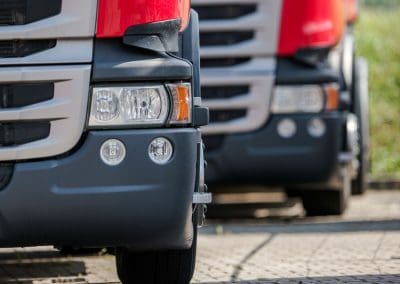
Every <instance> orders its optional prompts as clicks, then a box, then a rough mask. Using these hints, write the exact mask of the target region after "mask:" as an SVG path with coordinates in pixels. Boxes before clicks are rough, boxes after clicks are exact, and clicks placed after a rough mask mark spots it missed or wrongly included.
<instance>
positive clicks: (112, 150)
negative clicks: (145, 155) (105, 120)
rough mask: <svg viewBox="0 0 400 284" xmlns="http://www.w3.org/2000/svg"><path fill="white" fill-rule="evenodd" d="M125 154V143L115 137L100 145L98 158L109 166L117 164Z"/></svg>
mask: <svg viewBox="0 0 400 284" xmlns="http://www.w3.org/2000/svg"><path fill="white" fill-rule="evenodd" d="M125 156H126V149H125V145H124V143H122V142H121V141H119V140H117V139H109V140H107V141H105V142H104V143H103V145H101V148H100V158H101V159H102V160H103V162H104V163H106V164H107V165H109V166H116V165H119V164H120V163H121V162H122V161H123V160H124V159H125Z"/></svg>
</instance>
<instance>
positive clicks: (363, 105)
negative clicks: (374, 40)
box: [352, 59, 369, 195]
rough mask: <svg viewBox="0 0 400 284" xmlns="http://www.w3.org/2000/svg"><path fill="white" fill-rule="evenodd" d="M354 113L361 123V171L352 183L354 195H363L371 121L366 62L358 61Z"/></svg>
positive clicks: (355, 72)
mask: <svg viewBox="0 0 400 284" xmlns="http://www.w3.org/2000/svg"><path fill="white" fill-rule="evenodd" d="M353 102H354V103H353V110H352V111H353V112H354V114H355V115H356V116H357V118H358V122H359V128H358V130H359V133H358V134H359V139H360V140H359V141H360V143H359V148H360V153H359V155H358V157H357V158H358V161H359V169H358V173H357V176H356V177H355V179H354V180H353V181H352V194H355V195H358V194H363V193H364V192H365V191H366V190H367V188H368V183H367V176H368V170H369V153H368V152H369V121H368V66H367V63H366V62H365V60H363V59H357V60H356V61H355V67H354V77H353Z"/></svg>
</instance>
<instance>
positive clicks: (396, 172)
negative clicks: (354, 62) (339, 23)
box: [355, 0, 400, 177]
mask: <svg viewBox="0 0 400 284" xmlns="http://www.w3.org/2000/svg"><path fill="white" fill-rule="evenodd" d="M361 3H362V5H361V13H360V19H359V21H358V23H357V24H356V27H355V30H356V45H357V54H358V55H359V56H362V57H365V58H366V59H367V60H368V64H369V84H370V88H369V90H370V123H371V128H370V129H371V158H372V177H388V176H389V177H390V176H396V177H400V0H363V1H361Z"/></svg>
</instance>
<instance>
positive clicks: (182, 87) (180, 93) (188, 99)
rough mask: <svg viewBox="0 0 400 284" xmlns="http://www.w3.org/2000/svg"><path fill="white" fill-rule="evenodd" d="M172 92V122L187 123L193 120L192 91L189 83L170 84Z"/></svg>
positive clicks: (169, 87)
mask: <svg viewBox="0 0 400 284" xmlns="http://www.w3.org/2000/svg"><path fill="white" fill-rule="evenodd" d="M167 87H168V89H169V90H170V92H171V94H172V102H173V108H172V116H171V119H170V124H186V123H190V122H191V110H192V91H191V86H190V84H189V83H182V84H168V85H167Z"/></svg>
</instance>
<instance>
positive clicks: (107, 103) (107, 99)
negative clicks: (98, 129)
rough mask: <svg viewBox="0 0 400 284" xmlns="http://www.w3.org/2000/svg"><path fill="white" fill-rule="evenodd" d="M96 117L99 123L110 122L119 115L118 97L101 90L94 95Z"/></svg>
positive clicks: (106, 90)
mask: <svg viewBox="0 0 400 284" xmlns="http://www.w3.org/2000/svg"><path fill="white" fill-rule="evenodd" d="M92 112H94V116H95V117H96V119H97V120H99V121H104V122H106V121H110V120H112V119H114V118H115V117H117V115H118V98H117V95H116V94H115V93H114V92H113V91H111V90H108V89H101V90H98V91H96V92H95V93H94V103H93V110H92Z"/></svg>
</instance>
